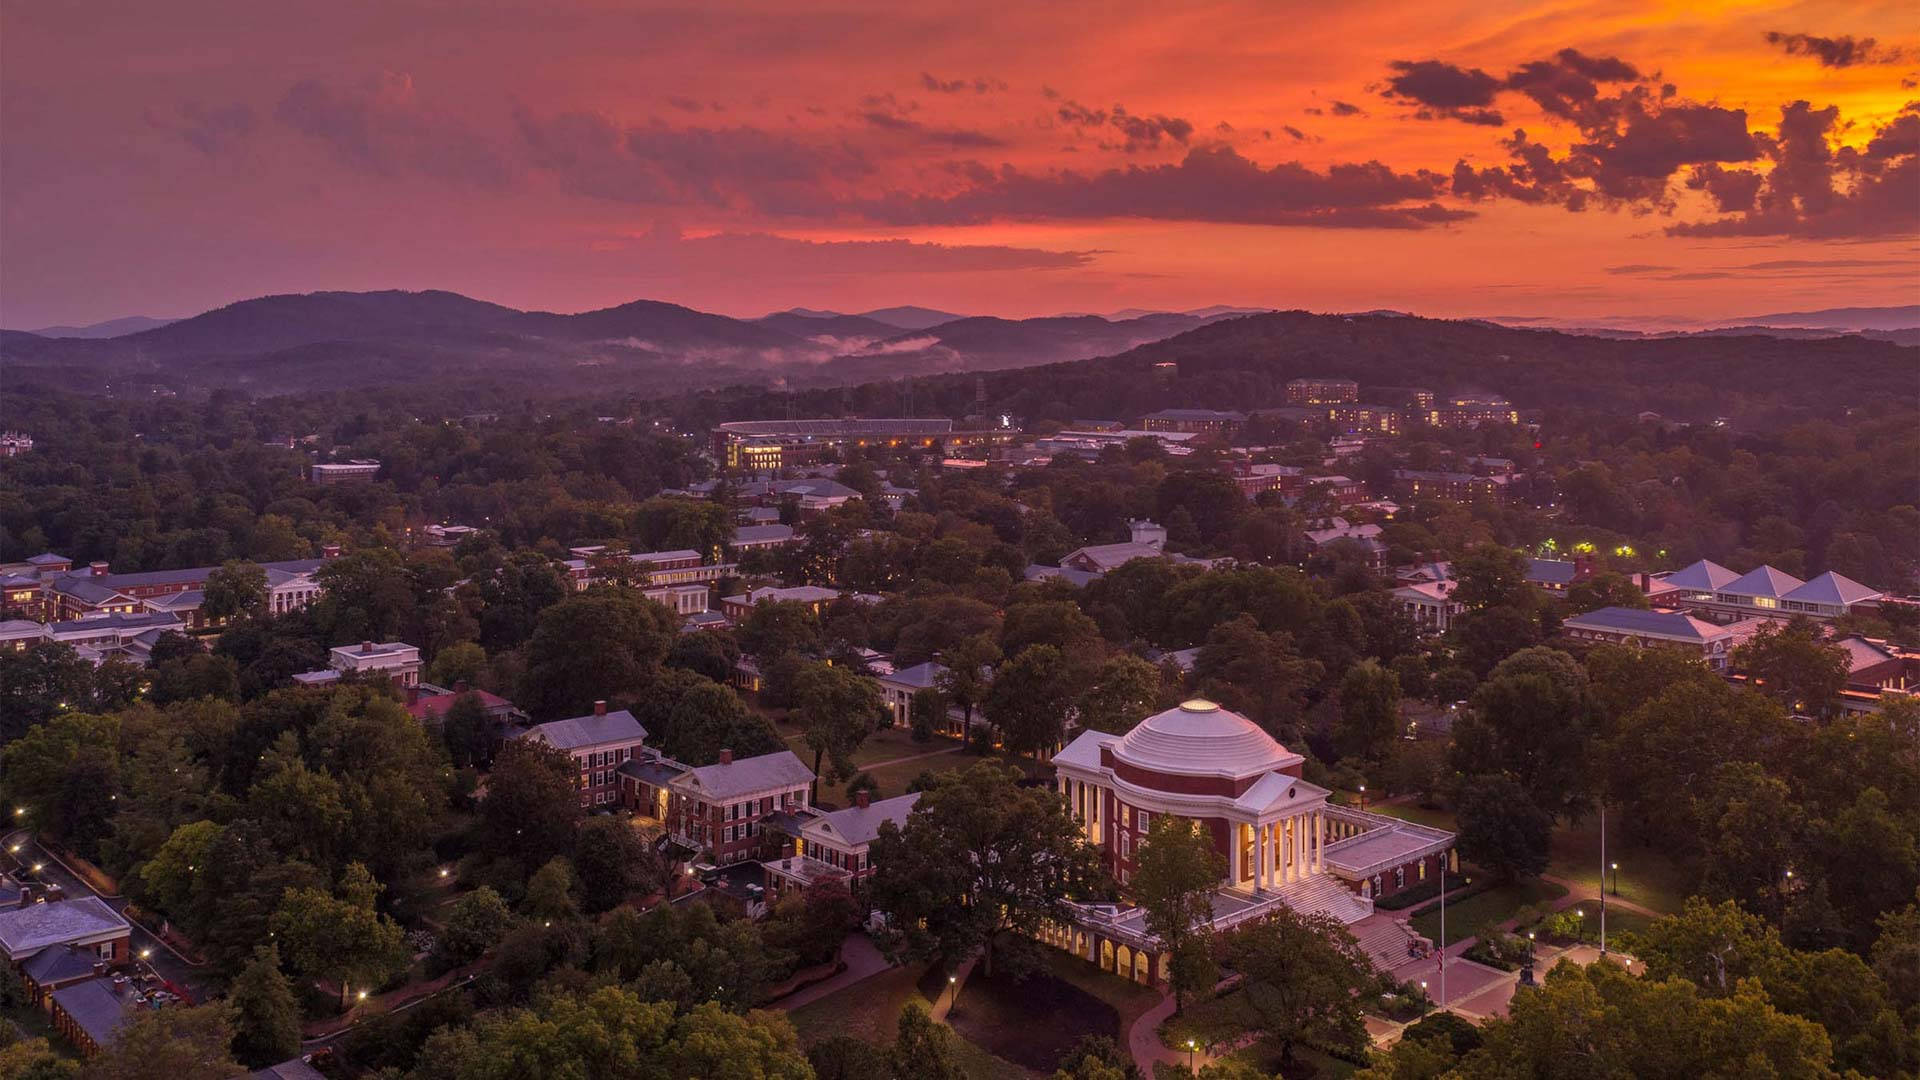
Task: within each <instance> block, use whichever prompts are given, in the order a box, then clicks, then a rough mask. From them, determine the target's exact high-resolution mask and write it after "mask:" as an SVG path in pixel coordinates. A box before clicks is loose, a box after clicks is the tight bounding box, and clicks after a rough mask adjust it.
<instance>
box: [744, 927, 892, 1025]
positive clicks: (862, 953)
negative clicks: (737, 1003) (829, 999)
mask: <svg viewBox="0 0 1920 1080" xmlns="http://www.w3.org/2000/svg"><path fill="white" fill-rule="evenodd" d="M840 959H842V960H844V961H846V964H847V970H845V971H843V972H841V973H840V974H838V975H835V976H834V977H833V978H831V979H825V980H823V981H821V982H817V983H814V984H813V985H812V986H809V987H807V988H806V989H804V990H797V991H795V992H793V993H791V994H788V995H787V996H786V997H784V998H782V999H780V1000H779V1001H776V1002H774V1003H773V1007H774V1008H775V1009H778V1010H780V1011H782V1012H789V1011H791V1010H794V1009H797V1008H799V1007H800V1006H802V1005H807V1004H810V1003H812V1002H815V1001H818V1000H820V999H821V998H823V997H826V996H827V995H829V994H834V993H838V992H839V991H841V990H845V989H846V988H847V987H849V986H852V985H853V984H854V983H857V982H859V981H860V980H862V979H865V978H868V977H870V976H873V975H878V974H880V973H881V972H883V971H885V970H887V969H888V968H890V967H892V966H893V965H892V964H891V963H889V962H888V961H887V958H886V955H885V954H883V953H882V952H881V951H880V948H879V946H877V945H875V944H874V943H873V941H872V939H870V938H868V937H867V935H865V934H863V933H860V932H859V931H857V930H856V931H854V932H853V933H851V934H848V935H847V937H846V940H845V941H842V942H841V943H840Z"/></svg>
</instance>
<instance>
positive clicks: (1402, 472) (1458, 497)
mask: <svg viewBox="0 0 1920 1080" xmlns="http://www.w3.org/2000/svg"><path fill="white" fill-rule="evenodd" d="M1512 481H1513V477H1512V476H1511V475H1509V474H1504V473H1503V474H1500V475H1496V476H1481V475H1478V474H1476V473H1466V472H1434V471H1429V470H1425V469H1395V470H1393V483H1394V486H1395V487H1397V488H1399V489H1400V490H1401V491H1402V492H1403V493H1405V494H1406V495H1407V496H1408V497H1411V498H1426V499H1446V500H1447V501H1449V502H1472V501H1474V500H1475V499H1495V500H1499V499H1504V498H1506V496H1507V485H1508V484H1510V483H1511V482H1512Z"/></svg>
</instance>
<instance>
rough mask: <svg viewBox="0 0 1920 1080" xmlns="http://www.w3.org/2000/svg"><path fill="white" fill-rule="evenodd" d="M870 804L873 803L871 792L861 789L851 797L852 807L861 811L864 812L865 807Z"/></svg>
mask: <svg viewBox="0 0 1920 1080" xmlns="http://www.w3.org/2000/svg"><path fill="white" fill-rule="evenodd" d="M872 802H873V792H871V791H868V790H867V789H866V788H861V789H860V790H859V791H857V792H855V793H854V795H853V805H855V806H857V807H859V808H860V809H862V810H865V809H866V808H867V806H868V805H869V804H870V803H872Z"/></svg>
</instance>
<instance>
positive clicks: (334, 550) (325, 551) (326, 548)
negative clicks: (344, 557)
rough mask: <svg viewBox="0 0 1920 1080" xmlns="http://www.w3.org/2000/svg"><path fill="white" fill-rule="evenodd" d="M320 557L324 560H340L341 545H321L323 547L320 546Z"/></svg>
mask: <svg viewBox="0 0 1920 1080" xmlns="http://www.w3.org/2000/svg"><path fill="white" fill-rule="evenodd" d="M320 557H321V558H323V559H337V558H339V557H340V545H339V544H321V545H320Z"/></svg>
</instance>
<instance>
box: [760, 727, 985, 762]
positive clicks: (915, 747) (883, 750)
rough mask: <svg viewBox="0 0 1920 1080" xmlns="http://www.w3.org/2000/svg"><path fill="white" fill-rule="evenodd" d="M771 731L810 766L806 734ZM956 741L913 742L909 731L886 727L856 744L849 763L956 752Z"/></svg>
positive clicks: (789, 729) (781, 729) (937, 738)
mask: <svg viewBox="0 0 1920 1080" xmlns="http://www.w3.org/2000/svg"><path fill="white" fill-rule="evenodd" d="M774 730H775V731H776V732H778V733H779V735H780V737H781V738H782V739H785V740H786V743H787V746H788V747H789V748H790V749H792V750H793V752H794V753H796V754H799V755H800V758H801V760H802V761H805V762H807V763H808V764H812V762H813V750H812V749H811V748H809V747H808V746H807V739H806V735H805V734H804V733H803V732H801V730H800V728H799V727H798V726H797V725H794V724H787V723H778V724H775V725H774ZM959 748H960V740H959V739H950V738H947V737H946V736H944V735H935V736H934V737H933V738H931V739H928V740H927V741H926V742H914V741H913V734H912V732H910V731H908V730H907V729H906V728H898V727H888V728H881V729H880V730H879V731H876V732H874V733H873V734H871V735H869V736H867V737H866V738H865V739H862V740H861V742H860V748H859V749H858V750H855V751H854V752H853V763H854V764H855V765H856V766H858V767H859V768H862V769H865V768H868V767H870V766H873V765H876V764H879V763H882V762H887V761H892V760H894V759H895V758H903V757H912V756H914V755H915V754H931V753H935V752H937V751H940V750H957V749H959Z"/></svg>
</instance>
